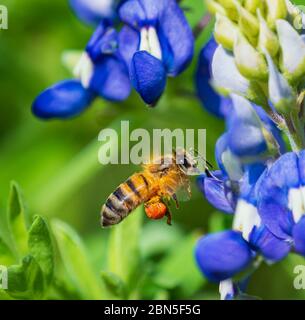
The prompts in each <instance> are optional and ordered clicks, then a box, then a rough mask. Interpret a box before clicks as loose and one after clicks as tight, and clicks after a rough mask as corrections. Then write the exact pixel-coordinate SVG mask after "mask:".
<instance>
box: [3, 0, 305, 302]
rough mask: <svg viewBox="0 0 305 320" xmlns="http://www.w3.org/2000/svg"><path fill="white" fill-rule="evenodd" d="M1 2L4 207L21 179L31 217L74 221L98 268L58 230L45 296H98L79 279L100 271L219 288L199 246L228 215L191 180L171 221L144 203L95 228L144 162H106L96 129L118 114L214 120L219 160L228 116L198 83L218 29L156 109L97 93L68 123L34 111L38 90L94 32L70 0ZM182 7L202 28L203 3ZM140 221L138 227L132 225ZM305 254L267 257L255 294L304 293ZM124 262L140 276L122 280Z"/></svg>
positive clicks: (144, 281)
mask: <svg viewBox="0 0 305 320" xmlns="http://www.w3.org/2000/svg"><path fill="white" fill-rule="evenodd" d="M301 2H302V1H301V0H300V1H299V3H301ZM1 4H4V5H6V6H7V7H8V10H9V29H8V30H1V31H0V83H1V85H0V97H1V117H0V149H1V151H0V206H1V210H2V211H5V210H6V206H7V199H8V195H9V184H10V181H11V180H14V181H17V183H18V184H19V185H20V186H21V188H22V190H23V194H24V199H25V203H26V206H27V208H28V210H29V213H30V215H36V214H39V215H41V216H43V217H45V218H47V220H48V221H49V223H51V224H52V226H53V227H52V229H54V228H55V229H56V228H57V231H58V230H60V229H61V227H62V226H63V225H62V222H59V221H58V220H55V219H60V220H61V221H64V222H65V223H67V224H68V225H69V226H70V227H67V225H64V227H63V228H68V229H69V228H73V229H74V230H76V232H77V233H78V234H79V237H80V238H81V239H76V238H77V237H76V238H75V239H76V240H75V241H76V242H77V241H78V240H79V241H82V242H83V243H84V248H83V252H84V254H85V256H86V259H88V261H87V262H88V266H90V268H92V270H90V272H89V271H88V272H86V268H85V269H84V270H78V268H79V269H81V267H79V265H78V264H79V263H80V264H82V263H81V262H80V261H79V260H80V257H79V255H78V254H76V255H73V254H71V255H70V254H69V252H71V251H72V249H71V248H70V249H67V248H65V249H63V248H62V247H61V243H60V241H61V240H60V237H59V236H56V235H58V234H56V231H54V233H55V237H56V241H55V242H56V247H59V248H56V252H57V253H56V268H55V276H54V280H53V282H52V284H51V288H50V289H49V291H48V292H47V293H46V295H45V296H44V297H45V298H56V299H73V298H81V299H91V298H99V295H98V294H95V292H94V288H92V289H91V290H90V286H88V288H89V289H88V288H86V286H85V288H84V287H83V286H82V281H83V280H81V278H82V277H86V273H92V276H93V277H97V278H100V279H102V281H104V282H105V283H106V287H110V288H112V289H111V290H113V288H114V287H115V288H116V290H118V288H119V287H120V286H119V285H118V283H120V281H121V280H126V281H125V282H128V281H129V283H125V284H124V286H125V287H126V286H127V287H128V288H129V289H126V290H127V291H126V292H128V293H126V294H125V295H120V294H118V295H117V296H118V297H127V298H139V299H141V298H147V299H154V298H160V299H163V298H164V299H194V298H198V299H218V287H217V285H214V284H209V283H207V281H206V280H205V279H204V278H203V277H202V276H201V275H200V273H199V271H197V269H196V265H195V262H194V259H193V247H194V244H195V242H196V239H198V237H199V236H200V235H202V234H204V233H207V232H211V231H218V230H221V229H224V228H226V227H229V226H230V223H231V217H228V216H225V215H224V214H221V213H217V212H215V210H214V209H213V208H212V207H211V206H210V205H209V204H208V203H207V202H206V201H205V200H204V198H203V196H202V195H201V194H200V193H199V191H198V190H197V188H196V184H195V181H193V188H192V189H193V197H192V199H191V200H190V201H189V202H184V203H182V204H181V209H180V210H179V211H177V210H175V209H172V210H173V213H174V216H173V226H172V227H168V226H167V225H166V224H165V221H156V222H154V221H148V219H147V218H146V217H145V215H144V214H143V212H136V213H135V215H138V216H141V218H140V217H133V218H131V219H130V220H132V221H130V222H124V223H122V226H120V227H119V228H118V229H117V231H113V230H112V231H109V230H103V229H101V228H100V225H99V212H100V208H101V206H102V204H103V203H104V201H105V199H106V198H107V196H108V195H109V194H110V193H111V192H112V191H113V190H114V189H115V187H116V186H118V185H119V184H120V183H121V182H122V181H124V180H125V179H126V178H127V177H128V176H129V175H130V174H132V173H133V172H135V171H136V170H139V168H137V167H134V166H132V165H120V166H113V165H109V166H101V165H100V164H99V163H98V161H97V151H98V148H99V147H100V144H99V142H98V141H97V136H98V133H99V132H100V130H101V129H103V128H108V127H113V128H118V126H119V123H120V121H121V120H130V123H131V126H132V127H134V128H137V127H143V128H147V129H153V128H195V129H196V128H206V129H207V142H208V145H207V158H208V159H209V160H210V161H211V162H213V163H214V146H215V142H216V140H217V137H219V136H220V134H221V133H222V132H223V130H224V124H223V122H222V121H221V120H218V119H215V118H214V117H213V116H211V115H209V114H208V113H207V112H206V111H204V110H203V109H202V107H201V105H200V103H199V102H198V101H197V99H196V97H195V95H194V87H193V73H194V68H195V66H196V60H197V59H196V57H197V56H198V52H199V50H200V48H201V47H202V45H203V44H204V43H205V41H206V40H207V38H208V37H209V36H210V33H211V26H209V27H208V28H207V29H206V30H205V31H204V32H203V33H202V35H201V36H200V37H199V38H198V39H197V42H196V52H197V54H196V57H195V59H194V61H193V63H192V66H191V67H190V68H189V69H188V70H187V71H186V72H185V73H184V74H182V75H181V76H180V77H178V78H176V79H170V80H169V81H168V85H167V90H166V94H165V95H164V96H163V97H162V99H161V100H160V102H159V104H158V106H157V107H156V108H155V109H148V108H147V107H146V106H145V105H144V104H143V102H142V101H141V100H140V99H139V98H138V96H137V95H136V94H135V93H133V94H132V95H131V97H130V98H129V99H128V100H127V101H126V102H124V103H121V104H113V103H109V102H105V101H102V100H100V99H99V100H97V101H96V102H95V103H94V105H93V106H91V107H90V108H89V109H88V110H87V111H86V112H85V113H83V114H82V115H81V116H79V117H78V118H75V119H72V120H68V121H48V122H44V121H41V120H39V119H36V118H35V117H34V116H33V115H32V114H31V103H32V101H33V99H34V98H35V96H36V95H37V94H38V93H39V92H40V91H41V90H43V89H44V88H46V87H47V86H49V85H51V84H53V83H55V82H57V81H59V80H61V79H65V78H69V77H70V74H69V72H68V71H67V70H66V69H65V68H64V67H63V65H62V64H61V55H62V53H63V51H64V50H67V49H83V48H84V46H85V45H86V42H87V41H88V39H89V37H90V35H91V33H92V29H91V28H90V27H88V26H85V25H84V24H82V23H81V22H80V21H78V20H77V18H76V17H75V16H74V15H73V13H72V12H71V10H70V8H69V6H68V1H66V0H53V1H41V0H26V1H20V0H2V1H1ZM182 6H183V7H184V9H185V12H186V14H187V18H188V19H189V21H190V23H191V25H192V26H195V25H196V24H197V23H198V21H199V20H200V18H201V17H202V15H203V14H204V12H205V5H204V1H199V0H191V1H184V2H182ZM52 221H54V223H53V222H52ZM135 225H136V228H137V232H138V233H137V232H135V233H133V231H132V230H134V229H132V228H134V227H135ZM54 226H55V227H54ZM56 226H57V227H56ZM68 229H67V230H68ZM69 230H70V229H69ZM69 230H68V231H67V232H68V233H69ZM70 231H71V230H70ZM71 232H72V231H71ZM72 233H73V234H74V231H73V232H72ZM131 233H133V234H132V235H131ZM74 236H76V235H75V234H74ZM133 236H134V239H132V238H133ZM72 238H73V237H72ZM133 240H134V243H132V241H133ZM129 242H131V244H130V243H129ZM128 246H129V249H128ZM132 246H133V247H132ZM125 247H126V250H125ZM130 247H132V248H131V249H130ZM65 250H68V252H66V251H65ZM69 250H70V251H69ZM128 250H131V251H132V250H136V251H135V253H134V256H130V255H129V257H128V258H126V256H127V255H128V254H129V253H130V252H131V251H128ZM0 257H1V256H0ZM0 259H1V258H0ZM111 261H112V262H111ZM302 262H303V261H302V260H300V259H299V258H297V257H295V256H290V257H289V258H287V259H286V260H285V261H283V262H282V263H280V264H278V265H276V266H271V267H267V266H263V267H262V268H260V269H259V270H258V271H257V272H256V273H255V275H254V276H253V278H252V279H251V282H250V286H249V290H248V293H249V294H253V295H256V296H259V297H261V298H264V299H276V298H279V299H302V298H304V297H305V292H304V291H297V290H295V289H294V288H293V279H294V274H293V267H294V265H295V264H296V263H302ZM15 263H16V262H15ZM0 264H1V260H0ZM118 265H119V266H118ZM132 268H134V270H132ZM117 269H119V270H117ZM101 270H104V271H106V272H107V271H111V272H113V273H116V274H117V275H118V276H119V277H117V278H116V277H114V278H112V280H111V281H110V280H109V279H108V278H107V277H106V278H107V279H108V280H107V279H106V278H105V277H104V276H101V275H100V272H101ZM126 270H127V271H128V270H129V271H130V272H131V273H134V274H137V275H138V276H137V277H135V278H132V277H129V276H126V277H125V276H124V274H125V272H126ZM129 271H128V272H129ZM82 272H83V273H82ZM71 273H72V274H73V276H72V279H69V276H71ZM84 274H85V275H84ZM139 275H140V276H139ZM124 277H125V278H124ZM70 278H71V277H70ZM105 279H106V280H105ZM135 279H137V280H135ZM70 280H71V281H70ZM58 283H60V285H59V284H58ZM105 283H104V285H105ZM93 287H94V286H93ZM105 290H106V289H105ZM111 290H110V291H111ZM124 290H125V289H124ZM0 297H1V295H0ZM5 298H8V297H7V296H5ZM100 298H103V297H102V296H101V297H100Z"/></svg>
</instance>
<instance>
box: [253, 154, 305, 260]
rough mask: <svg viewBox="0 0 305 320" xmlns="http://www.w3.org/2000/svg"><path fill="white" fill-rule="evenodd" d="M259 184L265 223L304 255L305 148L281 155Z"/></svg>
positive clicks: (259, 206) (261, 214) (261, 213)
mask: <svg viewBox="0 0 305 320" xmlns="http://www.w3.org/2000/svg"><path fill="white" fill-rule="evenodd" d="M259 187H260V188H259V189H260V191H259V201H258V208H259V214H260V217H261V219H262V221H263V223H264V224H265V225H266V227H267V228H268V229H269V230H270V231H271V232H272V233H273V234H274V235H275V236H277V237H278V238H280V239H282V240H283V241H285V242H286V243H287V244H289V245H290V246H291V248H293V249H294V250H295V251H296V252H298V253H300V254H302V255H304V256H305V151H301V152H299V153H295V152H290V153H286V154H284V155H283V156H282V157H280V158H279V159H278V160H277V161H276V162H275V163H274V164H273V165H272V166H271V167H270V168H269V169H268V170H267V171H266V172H265V174H264V177H263V179H262V180H261V183H260V185H259Z"/></svg>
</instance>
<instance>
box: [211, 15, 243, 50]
mask: <svg viewBox="0 0 305 320" xmlns="http://www.w3.org/2000/svg"><path fill="white" fill-rule="evenodd" d="M237 34H238V26H237V25H236V24H235V23H233V22H232V21H231V20H230V19H229V18H227V17H226V16H223V15H221V14H216V23H215V30H214V36H215V39H216V41H217V42H218V43H219V44H221V45H222V46H223V47H224V48H226V49H228V50H231V51H232V50H233V46H234V43H235V40H236V36H237Z"/></svg>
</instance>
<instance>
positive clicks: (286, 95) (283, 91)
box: [265, 52, 293, 106]
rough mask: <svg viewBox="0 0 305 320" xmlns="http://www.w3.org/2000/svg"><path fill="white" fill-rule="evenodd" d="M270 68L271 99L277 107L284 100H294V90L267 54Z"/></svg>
mask: <svg viewBox="0 0 305 320" xmlns="http://www.w3.org/2000/svg"><path fill="white" fill-rule="evenodd" d="M265 55H266V58H267V61H268V67H269V97H270V100H271V102H272V103H273V104H274V105H275V106H277V105H278V104H279V103H281V102H282V101H283V100H289V99H293V93H292V89H291V87H290V86H289V84H288V81H287V80H286V79H285V78H284V77H283V75H282V74H281V73H280V72H279V71H278V69H277V67H276V66H275V64H274V62H273V60H272V58H271V57H270V55H269V53H267V52H265Z"/></svg>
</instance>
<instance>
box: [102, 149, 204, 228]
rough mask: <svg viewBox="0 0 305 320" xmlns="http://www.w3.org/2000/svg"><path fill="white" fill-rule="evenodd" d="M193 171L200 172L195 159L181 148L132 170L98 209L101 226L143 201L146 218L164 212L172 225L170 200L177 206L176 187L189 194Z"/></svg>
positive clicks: (123, 214) (116, 222)
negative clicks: (136, 171)
mask: <svg viewBox="0 0 305 320" xmlns="http://www.w3.org/2000/svg"><path fill="white" fill-rule="evenodd" d="M194 173H199V169H198V167H197V161H196V159H195V157H193V156H192V155H191V154H190V153H188V152H186V151H185V150H184V149H179V150H177V151H173V153H172V154H170V155H166V156H162V157H160V158H159V159H158V161H152V162H151V163H149V164H145V165H143V170H142V172H138V173H135V174H133V175H132V176H131V177H129V178H128V179H127V180H126V181H125V182H124V183H122V184H121V185H120V186H119V187H118V188H117V189H116V190H115V191H114V192H113V193H112V194H111V195H110V196H109V197H108V199H107V201H106V203H105V204H104V205H103V207H102V210H101V225H102V227H109V226H112V225H115V224H118V223H120V222H121V221H122V220H123V219H125V218H126V217H127V216H128V215H129V214H130V213H131V212H132V211H133V210H134V209H136V208H137V207H138V206H139V205H141V204H143V203H144V209H145V213H146V215H147V217H148V218H150V219H162V218H163V217H165V216H166V217H167V223H168V224H169V225H171V219H172V216H171V213H170V210H169V208H168V205H169V201H170V200H171V199H172V200H174V202H175V203H176V207H177V208H178V207H179V203H178V198H177V191H179V190H182V191H183V192H186V194H187V195H188V197H191V187H190V179H189V175H190V174H194Z"/></svg>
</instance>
